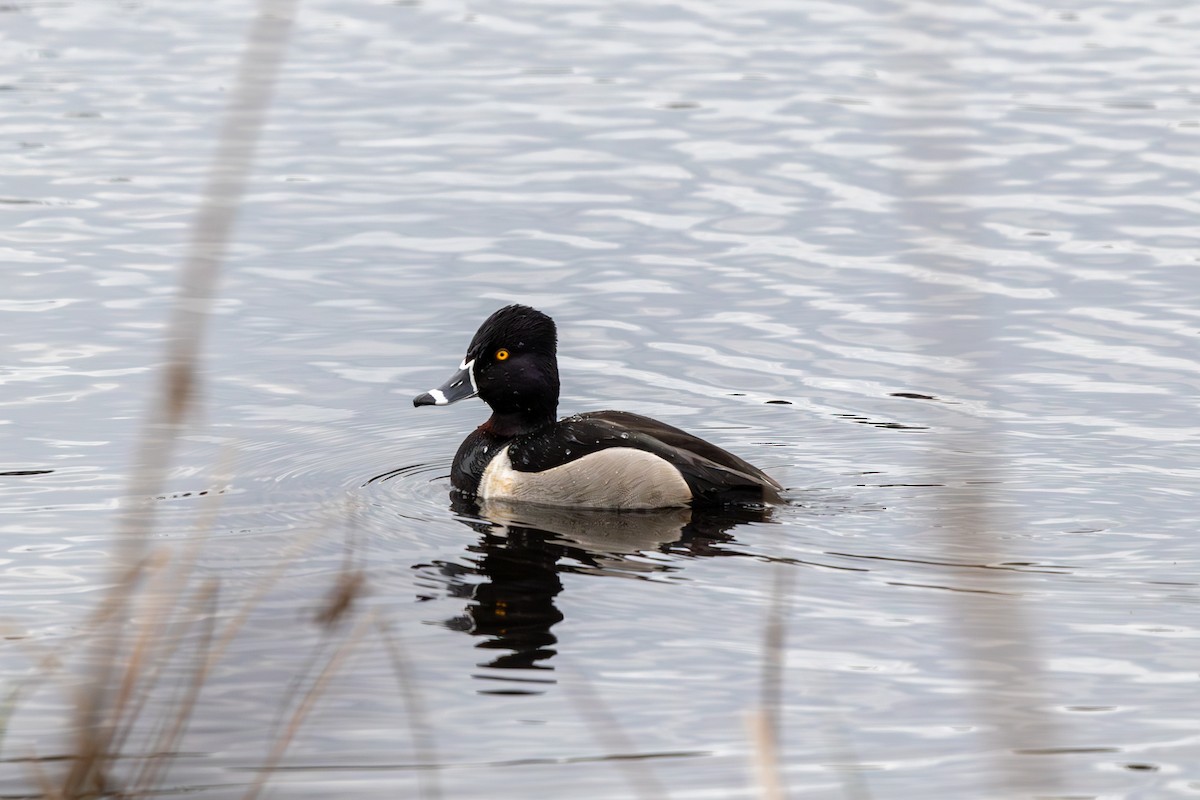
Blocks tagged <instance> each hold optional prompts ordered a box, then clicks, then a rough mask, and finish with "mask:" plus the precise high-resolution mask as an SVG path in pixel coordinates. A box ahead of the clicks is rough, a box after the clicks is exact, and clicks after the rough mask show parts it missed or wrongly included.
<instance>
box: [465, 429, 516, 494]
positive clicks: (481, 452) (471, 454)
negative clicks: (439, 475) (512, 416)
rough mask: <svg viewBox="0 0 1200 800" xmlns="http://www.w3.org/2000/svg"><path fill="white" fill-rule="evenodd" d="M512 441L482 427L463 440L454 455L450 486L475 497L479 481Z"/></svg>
mask: <svg viewBox="0 0 1200 800" xmlns="http://www.w3.org/2000/svg"><path fill="white" fill-rule="evenodd" d="M509 441H511V438H510V437H505V436H497V435H495V434H494V433H492V432H491V431H489V430H488V428H487V426H486V425H481V426H479V427H478V428H476V429H475V430H474V431H472V432H471V435H470V436H468V437H467V438H466V439H463V441H462V444H460V445H459V446H458V452H457V453H455V454H454V464H453V466H452V467H451V468H450V485H451V486H453V487H454V488H455V489H457V490H458V491H460V492H463V493H465V494H469V495H473V494H475V493H476V491H477V490H478V489H479V479H480V477H481V476H482V475H483V471H484V470H485V469H487V465H488V464H489V463H490V462H491V460H492V459H493V458H495V457H496V454H497V453H499V452H500V451H501V450H502V449H504V445H505V444H507V443H508V442H509Z"/></svg>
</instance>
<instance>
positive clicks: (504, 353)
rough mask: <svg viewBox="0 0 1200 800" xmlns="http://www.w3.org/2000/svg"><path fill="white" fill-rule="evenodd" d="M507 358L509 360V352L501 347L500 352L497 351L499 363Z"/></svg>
mask: <svg viewBox="0 0 1200 800" xmlns="http://www.w3.org/2000/svg"><path fill="white" fill-rule="evenodd" d="M506 358H508V351H507V350H505V349H504V348H503V347H501V348H500V349H499V350H497V351H496V360H497V361H503V360H504V359H506Z"/></svg>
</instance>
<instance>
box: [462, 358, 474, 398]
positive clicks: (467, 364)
mask: <svg viewBox="0 0 1200 800" xmlns="http://www.w3.org/2000/svg"><path fill="white" fill-rule="evenodd" d="M458 368H459V369H465V370H466V371H467V374H468V375H470V376H471V388H472V389H474V390H475V394H479V384H477V383H475V359H473V358H472V359H471V360H470V361H467V360H466V359H465V358H464V359H463V362H462V363H461V364H459V365H458Z"/></svg>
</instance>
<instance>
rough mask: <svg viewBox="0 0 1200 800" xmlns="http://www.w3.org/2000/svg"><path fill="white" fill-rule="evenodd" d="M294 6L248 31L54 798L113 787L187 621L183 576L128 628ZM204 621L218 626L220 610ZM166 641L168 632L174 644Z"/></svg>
mask: <svg viewBox="0 0 1200 800" xmlns="http://www.w3.org/2000/svg"><path fill="white" fill-rule="evenodd" d="M296 5H297V3H296V0H260V2H259V5H258V9H257V16H256V17H255V19H254V22H253V24H252V25H251V28H250V31H249V33H248V36H247V40H246V46H245V49H244V50H243V52H242V56H241V60H240V63H239V65H238V71H237V76H236V78H235V80H234V83H233V91H232V92H231V94H230V101H229V105H228V107H227V109H226V112H225V116H224V118H223V121H222V124H221V129H220V133H219V137H218V143H217V150H216V153H215V155H214V158H213V162H212V166H211V168H210V171H209V174H208V178H207V182H206V185H205V187H204V190H203V195H202V200H201V204H200V207H199V209H198V213H197V215H196V218H195V221H194V222H193V224H192V229H191V238H190V241H189V244H188V249H187V255H186V258H185V260H184V263H183V265H182V268H181V271H180V276H179V289H178V293H177V296H176V300H175V303H174V306H173V307H172V309H171V313H170V318H169V321H168V325H167V332H166V359H165V363H164V365H163V368H162V373H161V376H160V381H159V387H158V391H157V392H156V394H155V397H154V399H153V400H152V402H151V403H150V407H149V408H148V410H147V415H146V421H145V424H144V426H143V428H142V431H141V433H140V436H139V438H138V446H137V450H136V454H135V459H134V469H133V473H132V477H131V480H130V486H129V492H128V494H129V496H130V500H129V502H130V503H131V505H130V506H128V507H127V508H126V509H125V510H124V512H123V513H122V514H121V516H120V519H119V522H118V529H117V534H116V541H115V543H114V549H113V556H112V567H111V568H112V573H113V574H112V578H111V584H112V587H111V589H110V590H109V591H108V594H107V597H106V598H105V600H104V602H103V603H102V604H101V607H100V609H99V610H98V611H97V613H96V614H95V615H93V618H92V625H91V626H90V631H89V635H90V639H91V645H90V648H89V654H88V658H87V662H86V666H85V669H86V672H85V674H84V675H83V676H82V677H83V686H82V688H81V690H80V691H79V694H78V698H77V703H76V709H75V716H74V720H73V725H74V736H75V745H74V757H73V760H72V763H71V767H70V769H69V770H68V772H67V774H66V776H65V778H64V780H63V782H62V785H61V787H60V788H57V789H54V788H52V787H48V789H49V791H47V796H51V797H61V798H66V799H67V800H72V799H73V798H82V797H95V796H98V795H104V794H111V793H113V792H114V791H115V789H114V787H113V786H111V785H110V779H109V776H108V772H109V770H110V768H111V766H112V764H113V762H114V761H115V759H116V758H117V757H118V756H119V754H120V749H121V747H122V746H123V745H124V743H125V740H126V738H127V736H128V735H129V732H130V731H131V730H132V723H133V721H134V719H136V716H137V712H138V710H139V709H140V707H141V703H142V702H143V701H144V699H145V697H146V695H147V694H148V693H149V689H150V688H151V687H152V686H153V684H154V681H155V679H156V677H157V675H158V672H159V669H160V668H161V666H162V664H163V663H164V660H167V659H169V658H170V657H171V654H172V653H173V652H174V650H175V647H176V646H177V644H178V642H179V641H180V639H181V637H182V636H183V635H184V628H186V626H187V625H188V624H189V623H187V622H185V621H181V620H180V619H178V618H176V617H173V616H172V615H171V613H170V609H171V608H172V607H174V606H175V605H176V603H177V602H178V601H179V599H180V598H181V597H182V594H183V592H184V589H183V587H184V586H186V585H187V582H186V581H178V580H176V581H174V582H173V583H170V584H169V587H170V588H168V590H167V591H165V592H162V593H160V594H159V595H158V596H157V597H155V596H153V595H151V596H149V597H146V598H142V599H144V600H145V601H146V602H147V603H154V604H155V605H154V606H153V607H151V608H147V609H145V610H144V611H145V614H142V613H139V614H138V616H139V617H142V618H144V617H145V616H146V615H150V616H151V617H153V618H154V621H153V622H152V623H151V622H147V623H144V624H143V625H142V626H141V633H140V635H137V632H136V631H135V630H131V628H134V627H137V626H131V625H130V622H129V618H130V616H131V611H132V607H133V605H134V603H135V601H137V600H138V599H139V598H138V596H137V591H138V587H139V586H141V585H143V584H145V583H146V582H147V581H148V580H149V578H151V577H152V576H153V575H154V574H156V573H157V574H160V575H165V561H166V559H164V558H162V557H160V556H158V555H157V554H154V553H152V552H151V550H150V543H149V537H150V533H151V531H152V530H153V526H154V508H153V501H152V498H153V497H155V496H156V495H157V494H158V492H159V489H160V487H161V486H162V485H163V482H164V479H165V476H166V474H167V470H168V468H169V465H170V463H171V458H172V454H173V452H174V444H175V441H176V439H177V437H178V435H179V432H180V430H181V429H182V427H183V425H184V423H185V422H186V421H187V419H188V416H189V412H190V411H191V409H192V408H193V406H194V404H195V400H196V395H197V383H198V368H197V365H198V361H199V356H200V351H201V347H202V345H203V342H204V334H205V332H206V329H207V327H208V319H209V315H210V313H211V306H212V300H213V297H214V294H215V291H216V285H217V280H218V277H219V275H220V271H221V264H222V262H223V261H224V258H225V256H226V253H227V251H228V248H229V242H230V238H231V234H232V231H233V226H234V223H235V221H236V217H237V212H238V209H239V207H240V204H241V199H242V197H243V196H244V194H245V191H246V185H247V182H248V180H249V176H250V173H251V171H252V167H253V163H254V154H255V149H256V146H257V143H258V140H259V136H260V133H261V131H262V127H263V123H264V121H265V119H266V114H267V109H268V107H269V105H270V100H271V95H272V91H273V89H274V86H275V83H276V79H277V77H278V74H279V70H280V67H281V65H282V63H283V59H284V55H285V53H286V50H287V43H288V40H289V38H290V35H291V29H292V20H293V18H294V16H295V11H296ZM147 500H149V501H150V502H149V504H148V505H147V506H145V507H140V506H139V507H133V505H132V504H140V503H144V502H146V501H147ZM179 569H180V570H181V572H182V573H183V574H185V575H186V573H187V572H188V568H187V566H186V565H184V566H181V567H180V568H179ZM177 577H178V576H177ZM215 597H216V587H215V585H205V586H202V587H201V588H200V589H199V590H198V591H197V593H196V594H195V596H194V597H193V598H192V601H191V603H192V604H194V607H195V608H197V609H203V608H205V607H210V608H211V604H212V603H214V602H215ZM139 611H143V610H142V609H139ZM199 616H200V618H201V620H202V621H203V620H205V619H206V617H205V615H204V614H203V613H200V614H199ZM207 619H208V620H211V614H209V615H207ZM196 624H204V625H206V626H208V627H206V628H205V630H204V632H203V634H202V641H203V644H202V646H203V647H205V648H207V647H209V646H211V641H212V637H213V635H214V632H213V631H212V629H211V622H210V621H203V622H202V623H196ZM160 637H165V639H166V643H165V645H164V642H163V641H162V638H160ZM211 655H212V654H211V653H208V654H200V656H201V657H198V659H197V663H198V664H199V666H197V668H196V671H195V673H194V676H193V682H192V685H191V686H190V688H188V689H187V690H185V692H184V696H183V697H182V698H180V702H179V704H178V706H177V708H178V711H177V716H176V718H175V720H174V721H172V722H170V723H168V724H166V727H165V728H164V729H163V730H162V732H161V734H160V735H161V739H160V744H161V745H163V746H169V745H171V744H173V743H174V742H176V741H177V740H178V738H179V737H180V736H181V735H182V732H183V730H184V728H185V727H186V724H187V720H188V718H189V716H190V712H191V710H192V708H193V707H194V704H195V702H196V697H197V695H198V692H199V687H200V686H201V685H202V684H203V680H204V676H205V674H206V673H207V668H208V667H209V666H210V665H211V663H212V659H211ZM164 752H165V751H164ZM159 770H160V767H159V766H157V765H156V764H155V761H154V760H153V759H151V761H149V762H148V763H147V764H145V765H144V766H143V770H142V773H141V778H140V779H139V781H138V783H139V784H140V785H141V786H142V787H143V790H144V789H145V788H146V786H147V781H150V782H152V781H153V780H154V779H155V777H156V776H157V775H158V774H159Z"/></svg>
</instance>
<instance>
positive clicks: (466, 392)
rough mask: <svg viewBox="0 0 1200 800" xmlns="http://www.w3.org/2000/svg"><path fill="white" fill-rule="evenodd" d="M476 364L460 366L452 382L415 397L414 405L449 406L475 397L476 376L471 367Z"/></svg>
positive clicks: (472, 362)
mask: <svg viewBox="0 0 1200 800" xmlns="http://www.w3.org/2000/svg"><path fill="white" fill-rule="evenodd" d="M474 363H475V362H474V361H464V362H463V363H462V364H460V365H459V367H458V372H456V373H454V374H453V375H452V376H450V380H448V381H446V382H445V383H443V384H442V385H441V386H439V387H438V388H436V389H430V390H429V391H428V392H426V393H425V394H419V395H417V396H416V397H414V398H413V405H414V406H448V405H450V404H451V403H457V402H458V401H459V400H466V399H467V398H468V397H474V396H475V395H476V394H477V392H476V390H475V375H474V373H472V372H471V367H472V366H473V365H474Z"/></svg>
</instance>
